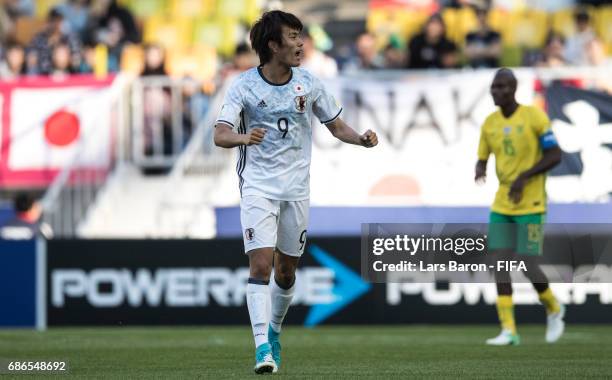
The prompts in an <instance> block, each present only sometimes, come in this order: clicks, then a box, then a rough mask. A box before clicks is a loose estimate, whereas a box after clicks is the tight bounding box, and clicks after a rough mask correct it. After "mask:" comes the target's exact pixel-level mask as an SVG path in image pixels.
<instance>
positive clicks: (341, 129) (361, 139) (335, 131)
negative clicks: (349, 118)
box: [325, 118, 378, 148]
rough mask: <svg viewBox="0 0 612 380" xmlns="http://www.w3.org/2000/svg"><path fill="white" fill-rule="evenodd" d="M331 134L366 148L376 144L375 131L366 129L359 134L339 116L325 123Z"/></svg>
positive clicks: (343, 140)
mask: <svg viewBox="0 0 612 380" xmlns="http://www.w3.org/2000/svg"><path fill="white" fill-rule="evenodd" d="M325 126H326V127H327V129H329V131H330V132H331V134H332V135H333V136H334V137H335V138H337V139H338V140H340V141H342V142H344V143H347V144H353V145H361V146H365V147H366V148H372V147H374V146H376V145H377V144H378V137H377V136H376V132H373V131H372V130H370V129H368V130H367V131H365V133H364V134H362V135H360V134H358V133H357V132H355V130H354V129H353V128H351V127H349V126H348V125H347V124H346V123H345V122H344V121H343V120H342V119H341V118H337V119H336V120H334V121H332V122H330V123H327V124H325Z"/></svg>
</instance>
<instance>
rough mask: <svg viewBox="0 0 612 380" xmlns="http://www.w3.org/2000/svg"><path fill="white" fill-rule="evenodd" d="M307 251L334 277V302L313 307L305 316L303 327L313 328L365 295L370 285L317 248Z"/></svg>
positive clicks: (310, 248)
mask: <svg viewBox="0 0 612 380" xmlns="http://www.w3.org/2000/svg"><path fill="white" fill-rule="evenodd" d="M309 251H310V253H311V254H312V256H314V258H315V260H317V261H318V262H319V264H321V265H322V266H324V267H327V268H329V269H331V270H332V271H333V272H334V273H335V275H336V283H335V285H334V288H333V289H332V296H333V299H334V301H332V302H331V303H326V304H318V305H314V306H313V307H312V308H310V312H309V313H308V315H307V316H306V321H305V322H304V325H306V326H307V327H313V326H316V325H318V324H319V323H321V322H323V321H324V320H325V319H327V318H328V317H330V316H331V315H333V314H335V313H336V312H337V311H339V310H340V309H342V308H344V307H345V306H347V305H348V304H350V303H351V302H353V301H354V300H356V299H357V298H359V297H360V296H361V295H362V294H364V293H366V292H367V291H368V290H370V287H371V285H370V284H369V283H367V282H365V281H363V280H362V279H361V277H359V275H357V274H356V273H355V272H353V271H352V270H351V269H350V268H348V267H347V266H346V265H344V264H342V263H341V262H340V261H338V260H336V259H334V258H333V257H332V256H331V255H330V254H329V253H327V252H325V251H324V250H322V249H321V248H319V247H318V246H316V245H311V246H310V247H309Z"/></svg>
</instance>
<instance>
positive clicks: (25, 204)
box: [13, 191, 36, 212]
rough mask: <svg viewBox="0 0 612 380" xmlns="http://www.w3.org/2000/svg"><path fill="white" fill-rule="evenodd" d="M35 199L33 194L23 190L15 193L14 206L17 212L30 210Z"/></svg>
mask: <svg viewBox="0 0 612 380" xmlns="http://www.w3.org/2000/svg"><path fill="white" fill-rule="evenodd" d="M35 201H36V199H35V198H34V196H33V195H32V194H30V193H28V192H23V191H21V192H19V193H17V194H16V195H15V199H14V201H13V206H14V207H15V211H16V212H26V211H30V209H31V208H32V206H33V205H34V202H35Z"/></svg>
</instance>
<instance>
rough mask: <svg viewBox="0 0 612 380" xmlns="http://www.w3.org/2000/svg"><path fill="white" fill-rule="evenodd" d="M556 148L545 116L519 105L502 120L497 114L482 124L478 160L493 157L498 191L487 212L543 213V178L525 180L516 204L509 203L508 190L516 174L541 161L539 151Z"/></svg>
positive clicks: (544, 179)
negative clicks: (491, 155) (519, 198)
mask: <svg viewBox="0 0 612 380" xmlns="http://www.w3.org/2000/svg"><path fill="white" fill-rule="evenodd" d="M553 146H557V142H556V140H555V137H554V135H553V134H552V131H551V129H550V120H549V119H548V116H547V115H546V114H545V113H544V112H543V111H541V110H540V109H538V108H536V107H533V106H524V105H519V107H518V108H517V109H516V111H514V113H513V114H512V115H511V116H510V117H509V118H506V117H504V115H503V114H502V113H501V111H500V110H497V111H496V112H493V113H492V114H491V115H489V117H487V119H486V120H485V122H484V124H483V126H482V128H481V131H480V143H479V145H478V159H479V160H482V161H486V160H487V159H488V158H489V155H490V154H491V153H493V154H494V155H495V171H496V173H497V179H498V180H499V189H498V190H497V194H496V195H495V201H494V202H493V206H492V207H491V211H494V212H497V213H500V214H506V215H525V214H535V213H543V212H546V189H545V183H546V174H545V173H542V174H538V175H535V176H533V177H531V178H529V179H528V180H527V183H526V184H525V187H524V189H523V196H522V198H521V200H520V202H519V203H514V202H512V200H510V197H509V196H508V193H509V192H510V186H511V185H512V183H513V182H514V180H515V179H516V178H517V177H518V176H519V174H521V173H523V172H525V171H527V170H529V169H531V168H532V167H533V166H534V165H535V164H536V163H537V162H538V161H540V159H541V158H542V151H543V149H547V148H549V147H553Z"/></svg>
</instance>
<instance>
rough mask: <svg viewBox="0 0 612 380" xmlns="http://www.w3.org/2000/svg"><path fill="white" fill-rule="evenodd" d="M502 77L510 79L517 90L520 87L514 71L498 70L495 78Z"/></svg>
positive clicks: (505, 68)
mask: <svg viewBox="0 0 612 380" xmlns="http://www.w3.org/2000/svg"><path fill="white" fill-rule="evenodd" d="M501 76H507V77H508V78H510V80H511V83H512V85H513V86H514V88H515V89H516V87H517V85H518V81H517V80H516V76H515V75H514V71H512V70H511V69H509V68H507V67H502V68H501V69H499V70H497V72H496V73H495V77H501Z"/></svg>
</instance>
